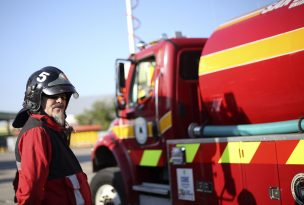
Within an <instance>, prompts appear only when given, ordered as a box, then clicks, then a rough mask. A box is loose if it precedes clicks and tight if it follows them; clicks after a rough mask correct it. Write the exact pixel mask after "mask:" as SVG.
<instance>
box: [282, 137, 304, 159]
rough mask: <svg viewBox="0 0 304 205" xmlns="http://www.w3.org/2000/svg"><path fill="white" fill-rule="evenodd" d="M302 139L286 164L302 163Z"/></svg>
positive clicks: (303, 151)
mask: <svg viewBox="0 0 304 205" xmlns="http://www.w3.org/2000/svg"><path fill="white" fill-rule="evenodd" d="M303 153H304V140H300V141H299V143H298V144H297V146H296V147H295V149H294V150H293V152H292V154H291V155H290V156H289V159H288V160H287V162H286V164H304V156H303Z"/></svg>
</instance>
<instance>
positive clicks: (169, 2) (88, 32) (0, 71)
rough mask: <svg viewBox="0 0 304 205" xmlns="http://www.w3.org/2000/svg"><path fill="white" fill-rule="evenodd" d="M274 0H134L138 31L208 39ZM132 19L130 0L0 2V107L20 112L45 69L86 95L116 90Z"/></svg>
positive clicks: (146, 36)
mask: <svg viewBox="0 0 304 205" xmlns="http://www.w3.org/2000/svg"><path fill="white" fill-rule="evenodd" d="M275 1H276V0H229V1H228V0H222V1H217V0H137V1H136V0H133V3H132V4H133V7H134V8H133V11H132V12H133V16H134V17H136V18H137V19H138V20H139V21H140V23H139V24H138V23H137V22H134V27H136V30H135V35H136V36H137V37H138V39H141V40H143V41H145V42H147V43H148V42H152V41H154V40H157V39H160V38H161V36H162V34H164V33H166V34H167V36H168V37H173V36H174V34H175V32H176V31H181V32H182V33H183V35H185V36H187V37H209V36H210V35H211V34H212V31H213V30H214V29H216V27H217V26H219V25H221V24H223V23H225V22H226V21H229V20H231V19H233V18H235V17H238V16H241V15H243V14H246V13H248V12H250V11H254V10H256V9H259V8H261V7H263V6H266V5H269V4H271V3H273V2H275ZM126 16H127V15H126V2H125V0H108V1H106V0H64V1H62V0H24V1H20V0H19V1H18V0H0V77H1V80H0V92H1V93H0V94H1V98H0V112H17V111H19V110H20V108H21V107H22V102H23V98H24V92H25V86H26V82H27V79H28V77H29V76H30V75H31V74H32V73H33V72H35V71H37V70H39V69H41V68H43V67H45V66H55V67H58V68H60V69H61V70H62V71H63V72H64V73H65V74H66V75H67V76H68V78H69V80H70V81H71V82H72V84H73V85H74V86H75V87H76V90H77V91H78V93H79V94H80V98H81V97H85V96H107V95H114V92H115V70H114V68H115V59H117V58H127V57H128V55H129V54H130V53H129V42H128V30H127V17H126ZM136 42H137V41H136Z"/></svg>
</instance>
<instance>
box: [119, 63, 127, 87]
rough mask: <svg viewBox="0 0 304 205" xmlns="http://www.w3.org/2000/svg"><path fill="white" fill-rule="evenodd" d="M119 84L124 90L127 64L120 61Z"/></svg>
mask: <svg viewBox="0 0 304 205" xmlns="http://www.w3.org/2000/svg"><path fill="white" fill-rule="evenodd" d="M117 74H118V86H119V89H120V90H122V89H124V88H125V87H126V79H125V66H124V63H118V72H117Z"/></svg>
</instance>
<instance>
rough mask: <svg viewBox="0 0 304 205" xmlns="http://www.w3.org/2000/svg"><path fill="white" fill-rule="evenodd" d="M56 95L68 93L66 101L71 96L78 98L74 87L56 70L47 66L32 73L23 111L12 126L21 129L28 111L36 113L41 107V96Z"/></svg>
mask: <svg viewBox="0 0 304 205" xmlns="http://www.w3.org/2000/svg"><path fill="white" fill-rule="evenodd" d="M42 93H44V94H46V95H57V94H61V93H68V94H70V95H68V100H69V98H70V96H71V95H72V94H73V96H74V98H78V96H79V95H78V93H77V91H76V90H75V87H74V86H73V85H72V83H70V81H69V80H68V78H67V77H66V75H65V74H64V73H63V72H62V71H61V70H60V69H58V68H56V67H52V66H48V67H44V68H42V69H40V70H38V71H36V72H34V73H33V74H32V75H31V76H30V77H29V79H28V81H27V84H26V91H25V95H24V101H23V109H21V110H20V111H19V113H18V114H17V116H16V118H15V120H14V122H13V126H14V127H16V128H19V127H22V126H23V125H24V123H25V122H26V121H27V119H28V116H29V115H28V111H30V112H37V111H39V109H40V107H41V95H42Z"/></svg>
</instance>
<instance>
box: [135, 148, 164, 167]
mask: <svg viewBox="0 0 304 205" xmlns="http://www.w3.org/2000/svg"><path fill="white" fill-rule="evenodd" d="M161 153H162V150H145V151H144V153H143V156H142V158H141V160H140V166H149V167H156V166H157V164H158V162H159V159H160V157H161Z"/></svg>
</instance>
